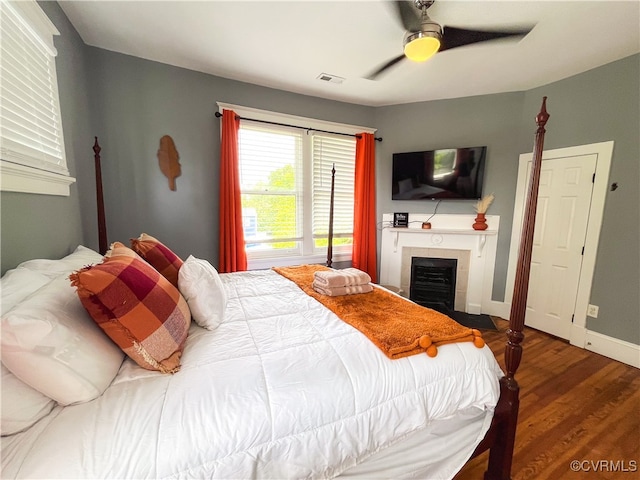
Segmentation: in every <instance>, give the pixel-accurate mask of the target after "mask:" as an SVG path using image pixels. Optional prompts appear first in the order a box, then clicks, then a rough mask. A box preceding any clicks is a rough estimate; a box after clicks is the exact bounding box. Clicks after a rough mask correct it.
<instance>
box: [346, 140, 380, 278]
mask: <svg viewBox="0 0 640 480" xmlns="http://www.w3.org/2000/svg"><path fill="white" fill-rule="evenodd" d="M353 193H354V202H353V203H354V211H353V256H352V260H351V263H352V264H353V266H354V267H355V268H358V269H360V270H362V271H364V272H367V273H368V274H369V276H370V277H371V280H372V281H373V282H377V281H378V280H377V278H378V277H377V274H376V271H377V267H376V255H377V251H376V145H375V138H374V136H373V135H372V134H371V133H360V134H359V135H357V137H356V172H355V188H354V192H353Z"/></svg>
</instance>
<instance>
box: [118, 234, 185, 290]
mask: <svg viewBox="0 0 640 480" xmlns="http://www.w3.org/2000/svg"><path fill="white" fill-rule="evenodd" d="M131 248H132V249H133V251H134V252H136V253H137V254H138V255H140V256H141V257H142V258H144V259H145V260H146V261H147V262H148V263H149V264H150V265H151V266H152V267H153V268H155V269H156V270H157V271H158V272H160V273H161V274H162V275H163V276H164V277H165V278H166V279H167V280H169V281H170V282H171V283H172V285H173V286H174V287H176V288H178V271H179V270H180V267H182V264H183V263H184V262H183V261H182V259H181V258H180V257H178V256H177V255H176V254H175V253H173V251H172V250H171V249H170V248H169V247H167V246H166V245H164V244H163V243H162V242H160V241H159V240H157V239H156V238H154V237H152V236H151V235H147V234H146V233H143V234H142V235H140V236H139V237H138V238H132V239H131Z"/></svg>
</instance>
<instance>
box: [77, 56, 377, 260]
mask: <svg viewBox="0 0 640 480" xmlns="http://www.w3.org/2000/svg"><path fill="white" fill-rule="evenodd" d="M90 54H91V74H90V78H91V84H92V85H93V91H92V93H93V95H94V97H95V98H96V101H95V103H94V111H95V112H96V114H95V116H94V120H95V125H96V128H95V134H96V135H98V136H99V137H100V143H101V145H102V147H103V157H102V165H103V179H104V183H105V185H106V190H105V202H106V205H107V212H106V217H107V227H108V231H109V241H115V240H118V241H122V242H125V243H126V242H127V241H128V239H129V238H131V237H134V236H137V235H138V234H140V233H141V232H146V233H148V234H150V235H153V236H157V237H158V238H159V239H161V240H162V241H163V242H165V243H166V244H167V245H168V246H169V247H170V248H172V249H174V250H175V251H176V253H178V254H179V255H180V256H182V257H186V256H188V255H189V254H193V255H195V256H196V257H200V258H206V259H208V260H210V261H211V262H212V263H213V264H214V265H217V262H218V231H219V229H218V203H219V202H218V191H219V189H218V182H219V179H218V176H219V168H220V166H219V152H220V120H219V119H217V118H216V117H215V116H214V114H215V112H216V111H217V110H218V107H217V105H216V102H217V101H220V102H225V103H233V104H237V105H244V106H250V107H254V108H261V109H266V110H273V111H277V112H283V113H288V114H293V115H300V116H306V117H312V118H319V119H323V120H332V121H336V122H342V123H349V124H355V125H362V126H367V125H369V124H370V123H371V120H372V118H373V113H374V110H373V108H371V107H364V106H359V105H351V104H347V103H340V102H332V101H327V100H323V99H319V98H316V97H309V96H303V95H297V94H292V93H288V92H283V91H279V90H274V89H269V88H264V87H259V86H255V85H251V84H247V83H241V82H236V81H232V80H227V79H223V78H219V77H214V76H211V75H205V74H202V73H198V72H193V71H189V70H185V69H182V68H177V67H172V66H168V65H164V64H160V63H156V62H151V61H146V60H141V59H139V58H135V57H130V56H126V55H121V54H117V53H113V52H109V51H106V50H101V49H97V48H91V49H90ZM163 135H170V136H171V137H172V138H173V140H174V142H175V145H176V148H177V150H178V152H179V154H180V163H181V166H182V175H181V176H180V177H178V179H177V190H176V191H173V192H172V191H170V190H169V187H168V181H167V179H166V178H165V177H164V176H163V175H162V173H161V172H160V169H159V167H158V159H157V156H156V155H157V150H158V147H159V142H160V138H161V137H162V136H163ZM84 180H85V181H89V179H84Z"/></svg>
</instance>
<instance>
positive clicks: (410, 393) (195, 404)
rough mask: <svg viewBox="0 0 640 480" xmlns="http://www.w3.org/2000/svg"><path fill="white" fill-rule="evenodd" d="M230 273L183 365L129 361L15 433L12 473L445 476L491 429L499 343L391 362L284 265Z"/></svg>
mask: <svg viewBox="0 0 640 480" xmlns="http://www.w3.org/2000/svg"><path fill="white" fill-rule="evenodd" d="M96 255H97V254H96ZM45 265H48V267H47V271H48V272H50V273H49V275H50V277H55V276H56V275H67V274H68V271H65V272H64V273H61V272H60V271H57V270H56V268H58V267H59V264H53V263H52V264H46V263H45ZM53 265H56V268H52V266H53ZM32 267H34V268H35V269H36V270H37V269H38V268H41V267H42V264H38V263H37V262H36V263H34V264H32ZM21 268H24V266H23V267H21ZM59 268H60V269H64V268H66V269H67V270H69V271H70V270H71V269H70V268H69V266H68V265H66V266H65V267H59ZM74 268H77V266H76V267H74ZM40 273H42V272H40ZM221 278H222V283H223V286H224V290H225V292H226V296H227V297H228V302H227V306H226V310H225V312H224V318H223V321H222V324H221V325H220V326H219V327H218V328H217V329H215V330H212V331H210V330H205V329H203V328H201V327H199V326H197V325H196V324H195V323H193V324H192V325H191V328H190V332H189V337H188V339H187V343H186V346H185V348H184V352H183V356H182V359H181V361H182V367H181V370H180V371H179V372H178V373H176V374H173V375H169V374H161V373H157V372H152V371H148V370H145V369H143V368H141V367H139V366H138V365H136V364H135V363H134V362H133V361H131V360H130V359H128V358H126V359H125V360H124V361H123V363H122V365H121V367H120V369H119V371H118V373H117V375H116V377H115V379H114V380H113V382H112V383H111V384H110V386H109V387H108V388H107V389H106V390H105V391H104V393H103V394H102V395H101V396H99V397H98V398H96V399H94V400H91V401H88V402H85V403H81V404H77V405H69V406H64V407H63V406H60V405H57V406H55V407H54V408H53V409H52V410H51V412H50V413H49V414H47V415H46V416H44V417H43V418H42V419H40V420H39V421H38V422H36V423H35V424H34V425H32V426H31V427H29V428H28V429H27V430H26V431H23V432H20V433H15V434H13V435H8V436H3V437H2V445H1V447H2V477H3V478H187V477H189V478H333V477H336V476H344V477H347V478H349V477H351V478H372V477H378V478H379V477H386V478H416V477H419V478H429V479H439V478H443V479H444V478H452V477H453V475H455V473H456V472H457V471H458V469H459V468H461V467H462V465H463V464H464V463H465V462H466V461H467V459H468V458H469V457H470V456H471V455H472V453H473V451H474V450H475V448H476V446H477V445H478V443H479V442H480V441H481V439H482V438H483V437H484V434H485V432H486V431H487V429H488V428H489V424H490V422H491V418H492V414H493V408H494V406H495V405H496V402H497V400H498V397H499V394H500V387H499V382H498V381H499V378H500V377H501V376H502V372H501V371H500V368H499V367H498V365H497V363H496V361H495V358H494V356H493V354H492V353H491V351H490V350H489V348H488V347H486V346H485V347H484V348H481V349H479V348H476V347H475V346H474V345H473V344H472V343H471V342H467V343H457V344H450V345H444V346H441V347H439V350H438V351H439V353H438V355H437V356H436V357H435V358H430V357H428V356H427V355H422V354H421V355H414V356H411V357H406V358H402V359H398V360H390V359H388V358H387V357H386V356H385V355H384V354H383V353H382V352H381V351H380V350H379V349H378V348H377V347H376V346H374V345H373V344H372V343H371V342H370V341H369V340H368V339H367V338H366V337H365V336H364V335H363V334H361V333H360V332H359V331H357V330H355V329H354V328H352V327H351V326H349V325H347V324H346V323H344V322H342V321H341V320H340V319H338V318H337V317H336V316H335V315H334V314H333V313H331V312H330V311H329V310H327V309H326V308H325V307H323V306H322V305H321V304H320V303H318V302H317V301H315V300H314V299H312V298H311V297H309V296H307V295H306V294H305V293H304V292H302V291H301V290H300V289H299V288H298V287H297V286H296V285H295V284H294V283H292V282H290V281H289V280H287V279H285V278H284V277H282V276H280V275H278V274H277V273H275V272H273V271H270V270H269V271H257V272H243V273H235V274H226V275H221ZM36 283H37V282H36ZM4 284H8V282H4V279H3V285H4ZM33 284H34V282H32V285H33ZM36 286H37V285H36ZM69 288H70V289H71V287H69ZM12 293H15V292H12V290H11V288H7V289H3V312H4V313H6V312H7V310H8V308H5V307H11V306H12V305H11V304H10V303H17V304H18V305H19V301H20V300H21V299H19V300H18V301H16V297H15V295H14V296H13V297H11V294H12ZM5 294H6V295H5ZM78 302H79V300H78ZM3 388H4V384H3ZM4 395H5V392H4V391H3V397H4ZM3 410H4V409H3ZM3 419H4V411H3Z"/></svg>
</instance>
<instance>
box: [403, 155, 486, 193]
mask: <svg viewBox="0 0 640 480" xmlns="http://www.w3.org/2000/svg"><path fill="white" fill-rule="evenodd" d="M486 153H487V147H466V148H446V149H439V150H428V151H424V152H409V153H394V154H393V175H392V179H393V180H392V181H393V185H392V188H391V199H392V200H440V199H477V198H480V197H482V183H483V179H484V165H485V160H486Z"/></svg>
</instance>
